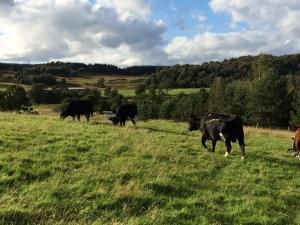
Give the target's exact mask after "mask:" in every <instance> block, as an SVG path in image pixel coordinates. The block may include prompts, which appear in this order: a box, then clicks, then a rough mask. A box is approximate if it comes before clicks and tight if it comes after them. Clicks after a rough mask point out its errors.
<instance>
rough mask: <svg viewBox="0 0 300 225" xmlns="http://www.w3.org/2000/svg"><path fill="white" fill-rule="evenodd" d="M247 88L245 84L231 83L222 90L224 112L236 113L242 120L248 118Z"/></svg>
mask: <svg viewBox="0 0 300 225" xmlns="http://www.w3.org/2000/svg"><path fill="white" fill-rule="evenodd" d="M248 97H249V88H247V87H246V86H245V85H241V84H238V83H232V84H230V85H228V86H227V87H226V89H225V91H224V112H225V113H231V114H237V115H239V116H241V117H242V118H243V119H244V120H248V119H247V118H248V116H249V115H248V109H247V105H248V104H247V103H248Z"/></svg>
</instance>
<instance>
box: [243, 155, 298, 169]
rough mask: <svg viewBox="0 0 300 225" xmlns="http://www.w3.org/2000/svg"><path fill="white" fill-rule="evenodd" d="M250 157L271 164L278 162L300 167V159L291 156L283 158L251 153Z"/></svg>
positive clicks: (280, 164) (296, 167)
mask: <svg viewBox="0 0 300 225" xmlns="http://www.w3.org/2000/svg"><path fill="white" fill-rule="evenodd" d="M248 158H249V159H254V160H259V161H264V162H267V163H271V164H277V165H279V166H285V165H287V166H290V167H294V169H297V170H298V169H299V167H300V159H299V160H298V162H297V161H296V160H295V159H294V158H293V157H292V156H291V157H290V158H286V159H281V158H275V157H272V156H269V155H262V154H249V156H248Z"/></svg>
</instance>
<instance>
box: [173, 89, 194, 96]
mask: <svg viewBox="0 0 300 225" xmlns="http://www.w3.org/2000/svg"><path fill="white" fill-rule="evenodd" d="M199 90H200V88H176V89H170V90H169V91H168V94H169V95H178V94H180V93H184V94H194V93H197V92H199Z"/></svg>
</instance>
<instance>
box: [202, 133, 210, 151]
mask: <svg viewBox="0 0 300 225" xmlns="http://www.w3.org/2000/svg"><path fill="white" fill-rule="evenodd" d="M206 140H207V137H206V135H205V134H202V139H201V143H202V146H203V147H204V148H205V150H207V151H209V149H208V147H207V145H206V144H205V142H206Z"/></svg>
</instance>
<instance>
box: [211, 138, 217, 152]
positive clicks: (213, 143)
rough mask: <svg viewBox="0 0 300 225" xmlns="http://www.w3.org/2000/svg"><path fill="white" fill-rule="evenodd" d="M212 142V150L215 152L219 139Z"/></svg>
mask: <svg viewBox="0 0 300 225" xmlns="http://www.w3.org/2000/svg"><path fill="white" fill-rule="evenodd" d="M211 143H212V149H211V151H212V152H215V149H216V144H217V140H212V141H211Z"/></svg>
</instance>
